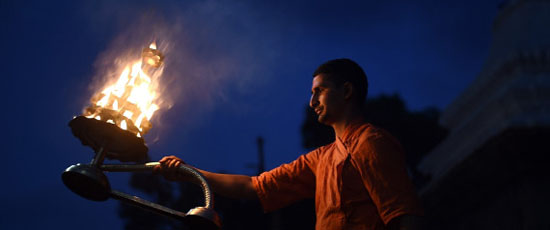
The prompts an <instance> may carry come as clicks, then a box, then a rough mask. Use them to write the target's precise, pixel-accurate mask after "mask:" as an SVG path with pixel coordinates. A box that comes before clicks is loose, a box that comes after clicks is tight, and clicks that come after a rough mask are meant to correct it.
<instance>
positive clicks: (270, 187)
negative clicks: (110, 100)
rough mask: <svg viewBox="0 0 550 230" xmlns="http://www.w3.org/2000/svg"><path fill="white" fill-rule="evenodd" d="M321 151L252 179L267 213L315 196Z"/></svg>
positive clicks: (313, 152) (315, 151)
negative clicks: (317, 167) (316, 171)
mask: <svg viewBox="0 0 550 230" xmlns="http://www.w3.org/2000/svg"><path fill="white" fill-rule="evenodd" d="M319 151H320V150H319V149H317V150H314V151H312V152H310V153H308V154H305V155H302V156H300V157H299V158H298V159H296V160H295V161H293V162H291V163H289V164H283V165H281V166H279V167H277V168H275V169H273V170H270V171H268V172H264V173H262V174H260V175H259V176H255V177H252V184H253V186H254V189H255V190H256V193H257V194H258V198H259V199H260V202H261V204H262V207H263V209H264V211H265V212H270V211H273V210H277V209H279V208H282V207H285V206H287V205H289V204H291V203H293V202H295V201H298V200H301V199H304V198H311V197H313V196H314V195H315V171H314V170H315V165H316V164H317V160H318V155H319Z"/></svg>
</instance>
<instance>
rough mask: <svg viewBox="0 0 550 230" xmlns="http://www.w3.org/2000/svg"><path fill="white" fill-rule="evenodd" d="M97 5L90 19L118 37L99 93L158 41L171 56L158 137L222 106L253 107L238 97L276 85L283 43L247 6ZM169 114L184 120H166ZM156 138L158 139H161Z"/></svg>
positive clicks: (98, 77) (104, 59)
mask: <svg viewBox="0 0 550 230" xmlns="http://www.w3.org/2000/svg"><path fill="white" fill-rule="evenodd" d="M90 4H92V5H91V6H87V7H86V9H85V10H83V11H84V12H86V13H87V14H88V15H90V22H91V25H92V26H91V28H92V29H93V30H97V33H98V34H102V33H106V31H112V34H113V37H114V38H113V39H112V40H111V41H110V42H109V43H108V46H107V47H106V49H105V50H104V51H102V52H101V53H100V55H99V56H98V58H97V61H96V63H95V67H96V70H97V72H96V73H95V75H94V78H93V84H91V87H90V90H91V91H92V92H97V91H98V89H100V88H101V87H102V86H104V85H105V84H106V83H107V82H109V81H113V79H116V78H118V75H119V74H120V73H119V71H120V69H121V68H120V65H121V64H122V63H125V62H127V60H125V59H124V58H127V57H136V58H139V55H140V52H141V49H143V48H144V47H146V46H148V45H149V44H150V43H151V42H152V41H156V42H157V45H158V49H159V50H160V51H162V52H163V53H164V54H165V64H164V72H163V74H162V76H161V78H160V79H159V80H160V81H159V83H160V85H159V89H160V90H159V92H161V99H162V100H161V102H160V107H161V109H160V110H159V111H158V112H157V113H155V115H154V117H153V120H152V122H153V124H154V126H155V128H154V129H152V131H153V130H156V132H152V133H159V130H162V129H164V128H166V127H169V126H172V125H174V124H176V123H178V124H177V125H178V126H179V125H184V126H186V127H191V126H193V124H195V123H200V119H201V118H202V117H204V115H205V114H207V113H208V112H209V111H211V110H212V109H213V108H214V107H215V106H219V105H220V103H224V104H227V103H231V104H233V105H232V106H235V107H240V106H246V105H242V104H239V102H236V101H234V100H233V98H232V96H231V95H234V94H235V93H237V94H241V95H242V94H251V93H253V92H254V90H257V89H258V88H261V87H262V86H264V85H265V84H267V83H268V82H269V81H270V80H271V79H270V76H271V75H270V74H266V73H267V72H270V71H269V68H270V63H272V62H273V60H274V59H276V58H278V55H279V54H277V50H278V49H277V46H278V45H279V43H280V42H281V41H282V39H283V37H282V35H280V34H279V33H278V32H277V31H276V27H272V26H270V23H273V22H270V21H267V19H265V18H262V17H261V14H258V13H257V12H255V11H254V9H252V8H250V7H249V6H247V5H245V4H239V3H234V2H231V3H229V2H225V3H224V2H221V1H214V0H210V1H197V2H191V3H179V2H176V1H174V2H170V1H168V2H160V3H159V2H156V4H157V5H153V4H152V3H145V2H141V3H140V2H138V3H135V2H133V1H132V2H127V3H124V2H122V3H121V2H117V3H111V1H100V2H98V3H90ZM169 109H175V110H176V111H174V113H178V114H179V115H177V116H174V115H172V116H170V118H168V119H163V118H162V117H163V115H164V114H166V111H168V110H169ZM165 124H170V125H165ZM161 132H163V131H161ZM149 135H150V134H149ZM153 135H157V137H155V138H154V139H158V134H153Z"/></svg>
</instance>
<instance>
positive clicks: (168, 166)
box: [154, 156, 258, 199]
mask: <svg viewBox="0 0 550 230" xmlns="http://www.w3.org/2000/svg"><path fill="white" fill-rule="evenodd" d="M159 162H160V165H158V166H156V167H155V168H154V171H155V172H158V173H161V174H162V175H163V176H164V177H165V178H166V179H167V180H171V181H189V177H188V176H187V175H182V174H181V173H178V170H177V168H178V167H179V166H180V165H182V164H185V163H184V162H183V161H182V160H181V159H179V158H178V157H175V156H166V157H163V158H162V159H161V160H160V161H159ZM196 170H198V171H199V172H200V173H202V175H204V177H206V180H207V181H208V184H209V185H210V186H211V187H212V190H213V191H214V192H216V193H219V194H220V195H223V196H226V197H230V198H236V199H258V195H256V190H254V186H253V185H252V178H251V177H249V176H245V175H233V174H221V173H212V172H208V171H204V170H200V169H196Z"/></svg>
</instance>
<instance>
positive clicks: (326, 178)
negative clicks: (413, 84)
mask: <svg viewBox="0 0 550 230" xmlns="http://www.w3.org/2000/svg"><path fill="white" fill-rule="evenodd" d="M367 89H368V83H367V76H366V75H365V73H364V72H363V70H362V69H361V67H360V66H359V65H357V63H355V62H353V61H351V60H349V59H336V60H331V61H328V62H326V63H324V64H322V65H321V66H319V68H318V69H317V70H316V71H315V72H314V74H313V84H312V88H311V93H312V95H311V100H310V106H311V108H313V109H314V110H315V113H316V114H317V115H318V120H319V122H321V123H323V124H325V125H329V126H331V127H332V128H333V129H334V131H335V134H336V138H335V139H336V140H335V141H334V142H333V143H331V144H329V145H326V146H323V147H320V148H318V149H316V150H314V151H312V152H310V153H308V154H305V155H302V156H300V157H299V158H298V159H296V160H295V161H293V162H291V163H289V164H283V165H281V166H279V167H277V168H275V169H273V170H271V171H268V172H264V173H262V174H261V175H259V176H254V177H249V176H244V175H230V174H218V173H211V172H207V171H203V170H199V171H200V172H201V173H203V174H204V176H205V177H206V179H207V180H208V182H209V183H210V185H211V187H212V189H213V190H214V191H215V192H217V193H219V194H222V195H225V196H228V197H233V198H250V199H260V202H261V204H262V207H263V209H264V211H266V212H268V211H273V210H276V209H279V208H282V207H284V206H286V205H288V204H290V203H292V202H295V201H298V200H301V199H304V198H310V197H315V206H316V207H315V210H316V215H317V222H316V229H413V228H414V226H413V225H414V222H415V220H414V219H415V217H414V216H418V215H422V210H421V207H420V204H419V200H418V197H417V196H416V194H415V191H414V187H413V185H412V183H411V181H410V179H409V177H408V175H407V171H406V169H405V159H404V154H403V150H402V149H401V146H400V144H399V143H398V142H397V141H396V140H395V139H394V138H393V137H392V136H391V135H390V134H388V133H386V132H385V131H384V130H381V129H378V128H376V127H374V126H372V125H370V124H368V123H366V122H365V120H364V117H365V116H364V114H363V105H364V102H365V99H366V95H367ZM160 162H161V165H160V166H158V167H157V168H156V169H155V170H156V171H160V172H161V173H162V174H163V175H164V176H165V177H166V178H167V179H170V180H183V178H181V176H178V175H177V173H175V169H176V168H177V167H178V166H179V165H180V164H183V161H181V160H180V159H179V158H177V157H175V156H168V157H164V158H163V159H162V160H160Z"/></svg>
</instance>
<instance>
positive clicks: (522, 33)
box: [418, 0, 550, 229]
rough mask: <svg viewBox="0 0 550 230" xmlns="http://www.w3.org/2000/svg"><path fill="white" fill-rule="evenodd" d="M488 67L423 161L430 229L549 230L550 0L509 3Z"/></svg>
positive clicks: (447, 113) (447, 114)
mask: <svg viewBox="0 0 550 230" xmlns="http://www.w3.org/2000/svg"><path fill="white" fill-rule="evenodd" d="M492 33H493V39H492V44H491V48H490V51H489V52H490V53H489V56H488V59H487V60H486V63H485V65H484V67H483V69H482V70H481V72H480V73H479V75H478V76H477V78H476V79H475V80H474V81H473V83H472V84H471V85H470V86H469V87H468V88H467V89H466V90H465V91H464V92H462V94H461V95H460V96H459V97H458V98H456V99H455V100H454V101H453V102H452V103H451V104H450V105H449V106H448V107H447V108H446V109H445V110H444V111H443V113H442V115H441V120H440V123H441V124H442V125H443V126H444V127H446V128H448V129H449V131H450V132H449V135H448V136H447V137H446V139H445V140H443V141H442V143H440V144H439V145H438V146H437V147H436V148H435V149H434V150H433V151H432V152H430V153H429V154H428V155H427V156H426V157H425V158H424V159H423V160H422V162H421V163H420V164H419V166H418V169H419V170H420V171H421V172H422V173H423V174H425V175H427V176H429V177H430V180H429V182H427V183H426V184H425V185H424V186H423V187H422V188H420V193H421V196H422V198H423V200H424V202H425V206H426V207H425V208H426V212H427V213H426V217H427V225H428V226H427V229H550V219H548V218H547V217H546V213H547V212H548V211H547V210H548V207H549V206H550V196H548V194H550V173H549V172H548V171H546V167H548V165H550V164H549V163H550V145H549V143H550V0H516V1H508V2H506V3H504V4H503V5H502V6H501V8H500V10H499V13H498V15H497V17H496V19H495V20H494V24H493V31H492Z"/></svg>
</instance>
